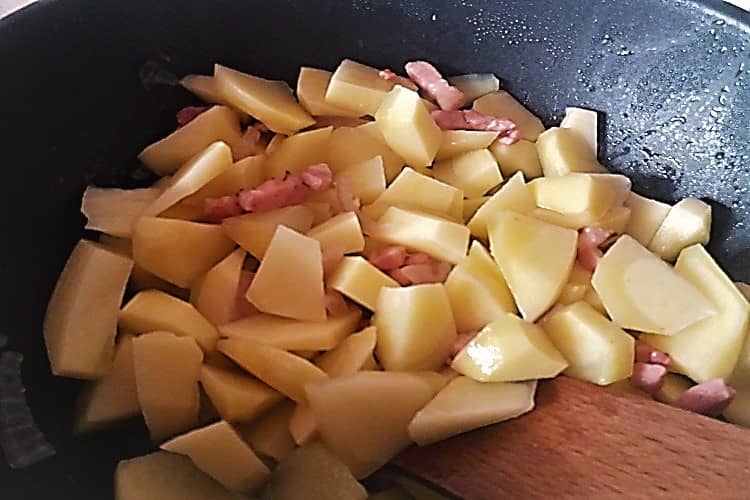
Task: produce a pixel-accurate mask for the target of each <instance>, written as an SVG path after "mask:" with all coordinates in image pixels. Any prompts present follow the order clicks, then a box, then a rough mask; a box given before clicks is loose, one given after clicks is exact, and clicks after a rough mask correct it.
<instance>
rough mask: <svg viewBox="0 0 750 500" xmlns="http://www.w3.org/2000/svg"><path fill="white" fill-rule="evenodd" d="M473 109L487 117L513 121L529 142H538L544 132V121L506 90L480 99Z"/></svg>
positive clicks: (475, 102)
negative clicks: (537, 139)
mask: <svg viewBox="0 0 750 500" xmlns="http://www.w3.org/2000/svg"><path fill="white" fill-rule="evenodd" d="M472 109H474V110H475V111H479V112H480V113H484V114H486V115H491V116H496V117H498V118H509V119H510V120H513V123H515V124H516V128H517V129H518V131H519V132H521V137H522V138H524V139H526V140H528V141H536V138H537V137H539V134H541V133H542V132H544V125H542V121H541V120H540V119H539V118H537V117H536V116H534V115H533V114H532V113H531V112H530V111H529V110H528V109H526V108H525V107H524V106H523V104H521V103H520V102H518V101H517V100H516V99H514V98H513V96H512V95H510V94H509V93H507V92H506V91H504V90H501V91H499V92H493V93H491V94H487V95H485V96H482V97H480V98H479V99H477V100H476V101H474V104H473V106H472Z"/></svg>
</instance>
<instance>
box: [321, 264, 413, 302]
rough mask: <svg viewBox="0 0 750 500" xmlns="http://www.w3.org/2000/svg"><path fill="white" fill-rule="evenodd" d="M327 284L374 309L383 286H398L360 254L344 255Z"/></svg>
mask: <svg viewBox="0 0 750 500" xmlns="http://www.w3.org/2000/svg"><path fill="white" fill-rule="evenodd" d="M327 284H328V286H329V287H330V288H332V289H333V290H336V291H337V292H340V293H341V294H343V295H345V296H346V297H347V298H349V299H351V300H353V301H354V302H356V303H357V304H359V305H361V306H364V307H366V308H367V309H369V310H371V311H374V310H375V305H376V302H377V300H378V295H379V294H380V289H381V288H383V287H398V286H399V284H398V282H397V281H396V280H394V279H393V278H391V277H390V276H388V275H387V274H385V273H384V272H382V271H381V270H380V269H378V268H377V267H375V266H373V265H372V264H370V263H369V262H368V261H366V260H365V259H363V258H362V257H360V256H358V255H357V256H352V257H344V259H343V260H342V261H341V263H339V265H338V266H337V267H336V270H335V271H334V272H333V274H332V275H331V277H330V278H328V280H327Z"/></svg>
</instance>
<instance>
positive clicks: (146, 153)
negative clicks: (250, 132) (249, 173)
mask: <svg viewBox="0 0 750 500" xmlns="http://www.w3.org/2000/svg"><path fill="white" fill-rule="evenodd" d="M240 137H242V132H241V131H240V122H239V120H238V119H237V114H236V113H235V112H234V111H232V110H231V109H229V108H227V107H225V106H214V107H212V108H211V109H209V110H208V111H206V112H204V113H201V114H199V115H198V116H196V117H195V118H194V119H193V120H191V121H190V122H189V123H188V124H187V125H185V126H183V127H180V128H178V129H177V130H175V131H174V132H172V133H171V134H170V135H168V136H167V137H165V138H164V139H162V140H160V141H158V142H155V143H153V144H152V145H150V146H149V147H147V148H146V149H144V150H143V151H141V153H140V154H139V155H138V159H139V160H141V161H142V162H143V163H144V164H145V165H146V166H147V167H148V168H150V169H151V170H153V171H154V172H156V173H157V174H159V175H170V174H172V173H173V172H175V171H176V170H177V169H178V168H180V167H181V166H182V165H183V163H185V162H186V161H188V160H189V159H190V158H192V157H193V156H195V155H197V154H198V153H200V152H201V151H203V150H204V149H206V148H207V147H208V146H209V145H210V144H213V143H214V142H217V141H223V142H225V143H227V144H230V145H231V144H234V143H235V142H237V141H238V140H240Z"/></svg>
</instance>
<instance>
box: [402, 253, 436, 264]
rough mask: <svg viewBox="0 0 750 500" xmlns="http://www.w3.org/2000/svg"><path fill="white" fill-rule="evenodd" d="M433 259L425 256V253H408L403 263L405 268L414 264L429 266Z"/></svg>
mask: <svg viewBox="0 0 750 500" xmlns="http://www.w3.org/2000/svg"><path fill="white" fill-rule="evenodd" d="M433 261H434V259H433V258H432V257H430V256H429V255H427V254H426V253H422V252H417V253H410V254H408V255H407V256H406V260H405V261H404V264H405V265H407V266H411V265H414V264H430V263H431V262H433Z"/></svg>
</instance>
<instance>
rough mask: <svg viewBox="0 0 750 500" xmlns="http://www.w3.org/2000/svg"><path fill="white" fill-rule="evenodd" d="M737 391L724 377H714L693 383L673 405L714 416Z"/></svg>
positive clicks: (718, 413)
mask: <svg viewBox="0 0 750 500" xmlns="http://www.w3.org/2000/svg"><path fill="white" fill-rule="evenodd" d="M736 393H737V391H735V390H734V389H733V388H732V387H730V386H728V385H727V384H726V382H724V379H722V378H715V379H711V380H707V381H705V382H701V383H700V384H698V385H694V386H693V387H691V388H690V389H688V390H687V391H685V392H683V393H682V394H681V395H680V397H679V398H678V399H677V401H675V403H674V405H675V406H677V407H678V408H682V409H684V410H689V411H693V412H695V413H700V414H701V415H708V416H711V417H716V416H719V415H720V414H721V412H723V411H724V409H726V407H727V406H729V403H731V402H732V399H733V398H734V396H735V394H736Z"/></svg>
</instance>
